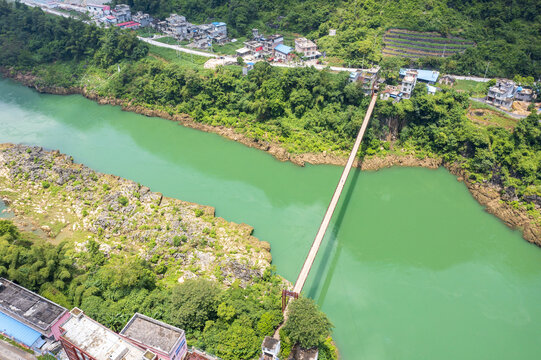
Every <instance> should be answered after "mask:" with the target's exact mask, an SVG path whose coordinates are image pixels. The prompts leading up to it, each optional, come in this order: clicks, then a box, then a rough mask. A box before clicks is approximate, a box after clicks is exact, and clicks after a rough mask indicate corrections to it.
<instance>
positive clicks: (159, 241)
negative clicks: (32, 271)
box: [0, 144, 271, 284]
mask: <svg viewBox="0 0 541 360" xmlns="http://www.w3.org/2000/svg"><path fill="white" fill-rule="evenodd" d="M0 191H1V192H2V194H3V197H4V198H5V202H6V204H9V205H10V209H11V210H12V211H14V213H15V214H16V217H15V222H16V223H29V222H30V223H32V224H34V225H33V226H34V227H36V228H41V229H42V230H43V231H44V233H45V234H46V235H47V237H49V238H50V239H53V240H57V241H60V240H68V241H72V242H73V243H74V244H75V246H76V248H77V249H79V250H80V251H84V250H85V244H86V242H87V241H88V239H89V238H94V239H96V240H97V241H99V243H100V244H101V247H100V248H101V249H102V250H105V251H106V252H107V253H108V254H122V253H123V252H127V253H137V254H139V255H140V256H141V257H143V258H145V259H147V260H149V261H150V262H151V263H152V264H154V266H157V267H158V266H159V268H160V269H162V270H163V271H164V272H166V275H171V274H172V273H173V274H178V276H179V277H181V276H182V274H183V273H184V272H187V273H188V272H189V273H192V274H193V275H194V276H201V275H205V276H208V277H211V278H216V277H217V276H219V277H221V278H223V279H221V280H222V281H223V282H225V283H231V282H233V281H234V280H235V279H239V280H241V283H243V284H247V283H249V282H250V281H251V279H252V278H253V277H257V276H261V275H262V273H263V271H264V269H265V268H266V267H268V266H269V264H270V261H271V256H270V246H269V244H268V243H265V242H261V241H258V240H257V239H256V238H254V237H253V236H251V234H252V231H253V228H252V227H250V226H248V225H245V224H240V225H238V224H234V223H229V222H227V221H225V220H224V219H222V218H216V217H214V208H212V207H208V206H200V205H197V204H192V203H188V202H184V201H180V200H176V199H171V198H167V197H164V196H163V195H162V194H160V193H156V192H152V191H151V190H150V189H149V188H148V187H145V186H141V185H139V184H137V183H135V182H133V181H130V180H126V179H122V178H119V177H116V176H112V175H106V174H101V173H97V172H95V171H93V170H92V169H89V168H87V167H85V166H82V165H79V164H75V163H74V162H73V158H71V157H69V156H66V155H62V154H60V153H59V152H58V151H45V150H43V149H42V148H39V147H28V146H23V145H8V144H5V145H0Z"/></svg>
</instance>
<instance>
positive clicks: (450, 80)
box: [439, 75, 456, 86]
mask: <svg viewBox="0 0 541 360" xmlns="http://www.w3.org/2000/svg"><path fill="white" fill-rule="evenodd" d="M455 82H456V79H455V77H454V76H452V75H443V76H442V77H441V78H440V80H439V83H440V84H443V85H449V86H453V85H454V84H455Z"/></svg>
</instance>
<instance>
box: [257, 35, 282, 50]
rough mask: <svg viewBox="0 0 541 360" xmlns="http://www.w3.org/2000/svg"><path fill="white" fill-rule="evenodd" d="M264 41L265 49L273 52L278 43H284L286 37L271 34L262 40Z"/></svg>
mask: <svg viewBox="0 0 541 360" xmlns="http://www.w3.org/2000/svg"><path fill="white" fill-rule="evenodd" d="M260 41H261V42H262V43H263V51H265V52H267V53H269V54H272V52H273V51H274V49H275V48H276V47H277V46H278V45H283V44H284V37H283V36H282V35H279V34H275V35H270V36H267V37H266V38H262V39H261V40H260Z"/></svg>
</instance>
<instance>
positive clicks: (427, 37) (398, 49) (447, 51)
mask: <svg viewBox="0 0 541 360" xmlns="http://www.w3.org/2000/svg"><path fill="white" fill-rule="evenodd" d="M383 42H384V43H385V47H384V49H383V54H384V55H390V56H401V57H407V58H413V59H415V58H420V57H427V56H438V57H448V56H452V55H454V54H457V53H460V52H463V51H465V50H466V49H467V48H468V47H471V46H474V45H475V44H474V43H473V42H472V41H468V40H465V39H461V38H458V37H443V36H441V35H440V34H438V33H432V32H418V31H410V30H403V29H389V30H387V32H386V33H385V35H384V36H383Z"/></svg>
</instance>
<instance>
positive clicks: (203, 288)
mask: <svg viewBox="0 0 541 360" xmlns="http://www.w3.org/2000/svg"><path fill="white" fill-rule="evenodd" d="M219 294H220V289H219V288H218V286H217V285H216V284H215V283H213V282H211V281H208V280H204V279H200V278H197V279H193V280H186V281H185V282H184V283H182V284H180V285H177V286H175V287H174V288H173V292H172V294H171V298H170V306H169V319H170V321H171V322H172V323H173V324H175V325H176V326H179V327H181V328H182V329H186V330H189V331H194V330H202V329H203V327H204V326H205V322H206V321H207V320H215V319H216V312H217V308H218V295H219Z"/></svg>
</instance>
